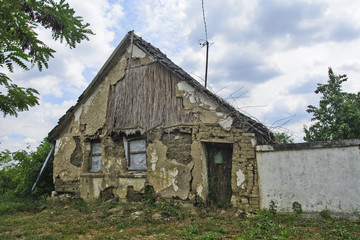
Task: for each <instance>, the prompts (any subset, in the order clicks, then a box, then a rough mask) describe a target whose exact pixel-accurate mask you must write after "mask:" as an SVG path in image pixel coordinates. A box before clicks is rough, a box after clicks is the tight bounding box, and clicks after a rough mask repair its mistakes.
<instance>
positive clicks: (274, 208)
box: [269, 200, 277, 215]
mask: <svg viewBox="0 0 360 240" xmlns="http://www.w3.org/2000/svg"><path fill="white" fill-rule="evenodd" d="M269 211H270V213H272V214H273V215H275V214H276V212H277V205H276V203H275V201H273V200H271V201H270V204H269Z"/></svg>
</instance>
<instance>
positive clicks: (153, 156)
mask: <svg viewBox="0 0 360 240" xmlns="http://www.w3.org/2000/svg"><path fill="white" fill-rule="evenodd" d="M158 160H159V156H158V155H157V152H156V150H155V151H153V152H151V160H150V163H151V170H153V171H155V169H156V163H157V161H158Z"/></svg>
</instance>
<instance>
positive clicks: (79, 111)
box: [74, 107, 82, 124]
mask: <svg viewBox="0 0 360 240" xmlns="http://www.w3.org/2000/svg"><path fill="white" fill-rule="evenodd" d="M81 110H82V109H81V107H79V108H78V109H77V110H76V111H75V113H74V117H75V122H77V124H80V115H81V112H82V111H81Z"/></svg>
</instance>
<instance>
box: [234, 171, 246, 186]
mask: <svg viewBox="0 0 360 240" xmlns="http://www.w3.org/2000/svg"><path fill="white" fill-rule="evenodd" d="M244 182H245V175H244V174H243V173H242V171H241V169H239V170H238V171H237V172H236V186H238V187H240V186H241V188H242V189H244V185H243V183H244Z"/></svg>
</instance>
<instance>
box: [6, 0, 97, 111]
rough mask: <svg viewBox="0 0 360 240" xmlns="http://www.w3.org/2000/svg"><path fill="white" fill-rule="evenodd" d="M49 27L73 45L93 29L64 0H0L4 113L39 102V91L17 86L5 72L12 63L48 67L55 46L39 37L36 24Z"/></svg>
mask: <svg viewBox="0 0 360 240" xmlns="http://www.w3.org/2000/svg"><path fill="white" fill-rule="evenodd" d="M40 26H41V27H43V28H45V29H50V30H51V33H52V38H53V39H54V40H55V41H56V40H60V42H63V41H65V42H66V44H67V45H68V46H69V47H70V48H75V47H76V44H77V43H80V42H81V41H82V40H89V38H88V36H89V35H93V34H94V33H93V32H92V31H91V30H90V29H89V23H83V19H82V17H79V16H75V10H74V9H72V8H70V6H69V4H68V3H66V2H65V0H61V1H60V2H55V1H53V0H1V1H0V66H1V68H2V69H3V70H2V73H1V75H0V85H2V86H3V87H2V88H1V89H4V88H5V90H6V93H3V92H1V91H0V111H2V112H3V114H4V116H6V115H13V116H17V115H18V112H21V111H27V110H29V107H33V106H35V105H37V104H39V102H38V100H39V98H38V97H37V95H38V94H39V93H38V92H37V91H36V90H35V89H32V88H23V87H19V86H17V85H16V84H14V83H12V81H11V79H10V78H9V77H7V76H6V74H5V73H4V71H5V69H7V70H8V71H10V72H13V71H14V64H17V65H18V66H20V67H21V68H23V69H24V70H29V67H28V64H30V67H34V66H35V65H36V66H37V68H38V69H39V71H42V69H43V68H44V67H45V68H48V62H49V59H50V58H53V57H54V56H53V53H55V50H53V49H51V48H49V47H48V46H47V45H46V44H45V43H44V42H42V41H41V40H40V39H39V38H38V34H37V33H36V32H35V30H36V28H38V27H40Z"/></svg>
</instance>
